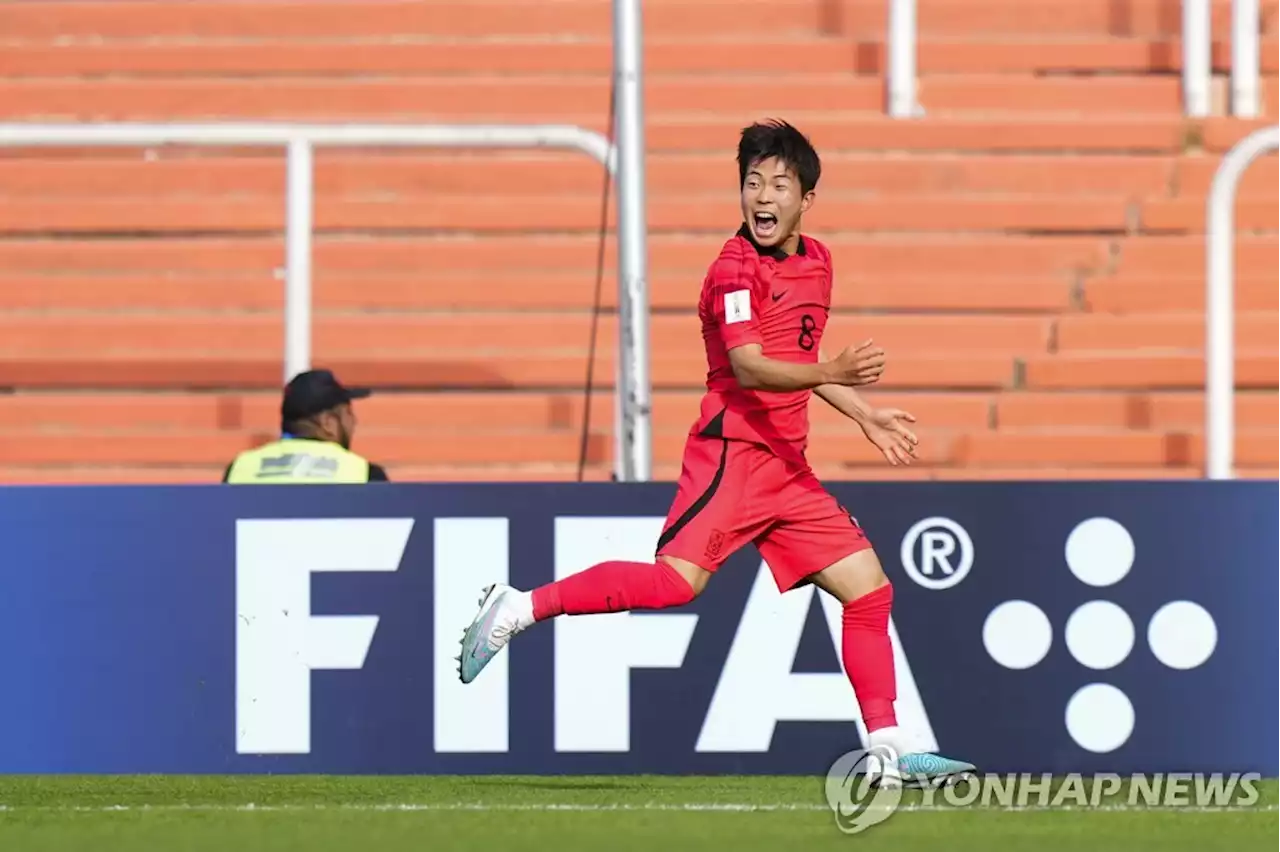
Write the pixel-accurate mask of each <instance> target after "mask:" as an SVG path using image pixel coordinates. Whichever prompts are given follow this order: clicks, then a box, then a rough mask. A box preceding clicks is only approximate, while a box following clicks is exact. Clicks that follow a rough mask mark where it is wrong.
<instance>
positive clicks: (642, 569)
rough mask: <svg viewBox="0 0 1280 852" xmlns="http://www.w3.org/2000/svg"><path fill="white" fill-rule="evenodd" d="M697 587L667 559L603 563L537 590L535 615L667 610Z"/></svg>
mask: <svg viewBox="0 0 1280 852" xmlns="http://www.w3.org/2000/svg"><path fill="white" fill-rule="evenodd" d="M693 598H694V594H693V587H692V586H690V585H689V581H688V580H686V579H685V578H684V577H681V576H680V574H679V573H678V572H677V571H676V569H674V568H672V567H671V566H670V565H668V564H667V563H665V562H662V561H658V562H601V563H600V564H599V565H593V566H591V567H590V568H588V569H587V570H585V571H581V572H579V573H577V574H573V575H572V576H569V577H565V578H564V579H563V580H558V581H556V582H554V583H548V584H547V585H545V586H542V587H540V588H537V589H534V590H533V618H534V620H535V621H542V620H543V619H545V618H552V617H554V616H557V615H590V614H592V613H597V612H623V611H626V610H633V609H666V608H667V607H673V606H682V605H684V604H687V603H689V601H691V600H693Z"/></svg>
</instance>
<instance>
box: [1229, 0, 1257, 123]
mask: <svg viewBox="0 0 1280 852" xmlns="http://www.w3.org/2000/svg"><path fill="white" fill-rule="evenodd" d="M1258 70H1259V58H1258V0H1235V2H1233V3H1232V4H1231V114H1232V115H1234V116H1235V117H1236V118H1257V117H1258V113H1259V103H1258V101H1259V99H1258Z"/></svg>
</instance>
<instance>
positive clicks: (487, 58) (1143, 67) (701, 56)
mask: <svg viewBox="0 0 1280 852" xmlns="http://www.w3.org/2000/svg"><path fill="white" fill-rule="evenodd" d="M880 37H883V35H881V36H880ZM722 38H723V37H722V36H720V35H714V36H710V37H706V38H700V39H695V38H690V37H680V36H676V37H666V38H663V37H658V38H653V37H649V38H647V39H646V40H645V43H644V68H645V71H646V73H649V74H671V73H707V72H713V73H714V72H739V73H742V72H753V73H785V74H795V73H814V72H823V71H856V72H857V73H859V74H876V73H881V72H883V70H884V68H885V46H884V43H883V41H875V40H872V41H858V42H851V41H850V40H849V39H848V38H845V37H841V36H830V35H827V36H806V35H795V36H792V37H791V38H789V39H785V40H784V39H780V38H778V37H777V36H774V35H771V34H767V33H761V34H742V35H740V36H738V37H735V38H734V39H733V40H729V41H726V40H722ZM1007 38H1008V37H1007V36H1003V37H1000V38H998V39H980V38H977V37H974V38H966V39H948V38H945V37H941V38H939V37H933V38H928V37H926V38H925V39H923V40H921V42H920V44H919V48H918V54H917V62H918V67H919V70H920V73H922V74H939V73H952V74H954V73H961V74H975V73H976V74H984V73H993V72H1000V73H1010V72H1013V73H1017V72H1029V71H1034V72H1042V73H1044V72H1078V71H1080V70H1082V69H1083V70H1092V71H1107V72H1111V73H1170V72H1176V71H1179V70H1181V67H1182V45H1181V43H1180V41H1179V40H1178V39H1176V38H1172V39H1151V38H1112V37H1108V36H1094V37H1088V36H1085V37H1076V38H1072V39H1069V40H1062V39H1054V40H1048V39H1046V38H1044V37H1043V35H1035V34H1028V35H1026V36H1024V37H1022V38H1019V39H1017V40H1012V41H1010V40H1005V39H1007ZM1260 58H1261V60H1262V70H1263V72H1264V73H1271V74H1274V73H1276V71H1277V59H1276V40H1275V39H1274V38H1268V39H1264V40H1263V42H1262V43H1261V45H1260ZM1212 61H1213V67H1214V69H1215V70H1216V71H1218V72H1219V73H1226V72H1227V71H1229V70H1230V67H1231V50H1230V44H1229V43H1228V42H1226V41H1222V40H1219V41H1215V42H1214V44H1213V52H1212ZM612 63H613V45H612V43H611V41H610V40H607V39H598V40H583V41H571V42H566V41H564V40H563V39H561V38H557V37H556V36H555V35H553V34H549V35H547V36H546V37H545V38H537V37H534V38H532V39H524V40H518V41H517V40H511V39H508V40H503V41H437V42H433V43H432V44H431V47H430V49H429V50H426V49H423V44H422V43H412V42H398V41H392V40H378V41H371V40H365V41H348V42H339V43H336V44H335V43H333V42H327V43H312V42H299V41H291V40H272V41H266V40H263V41H254V42H230V43H228V42H203V43H201V42H194V43H191V42H189V43H185V44H173V43H166V42H152V41H125V42H120V41H111V42H103V43H96V44H95V43H80V44H77V45H75V47H74V49H67V48H55V49H50V47H49V46H48V45H46V44H41V43H35V42H32V43H17V44H9V45H6V47H5V50H4V52H3V53H0V76H3V77H81V76H101V75H105V74H113V75H127V76H139V77H181V76H188V77H215V76H229V75H235V76H249V75H253V76H308V75H309V76H317V75H326V76H349V75H350V76H366V75H370V74H382V75H419V74H456V73H459V72H460V71H461V72H463V73H503V74H526V75H532V74H608V73H610V71H611V69H612Z"/></svg>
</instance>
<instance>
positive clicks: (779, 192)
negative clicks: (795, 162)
mask: <svg viewBox="0 0 1280 852" xmlns="http://www.w3.org/2000/svg"><path fill="white" fill-rule="evenodd" d="M812 205H813V193H812V192H804V191H803V190H802V189H801V188H800V179H799V178H798V177H797V176H796V173H795V172H794V171H793V170H791V169H790V168H788V167H787V166H786V165H785V164H784V163H782V162H781V161H779V160H778V159H777V158H776V157H770V158H769V159H767V160H761V161H759V162H758V163H755V164H754V165H752V166H751V168H750V169H749V170H748V171H747V177H746V180H745V181H744V182H743V184H742V217H743V219H745V220H746V223H747V227H748V228H750V229H751V235H752V236H753V237H755V240H756V242H757V243H759V244H760V245H762V246H766V247H768V248H774V247H781V248H782V249H783V250H784V251H787V252H794V251H795V250H796V244H797V243H799V241H800V217H801V216H803V215H804V214H805V211H807V210H808V209H809V208H810V207H811V206H812Z"/></svg>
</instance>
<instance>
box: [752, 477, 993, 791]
mask: <svg viewBox="0 0 1280 852" xmlns="http://www.w3.org/2000/svg"><path fill="white" fill-rule="evenodd" d="M780 491H781V493H782V495H783V500H784V502H782V503H780V508H781V509H782V516H783V517H782V521H781V522H780V523H779V524H778V525H777V526H775V527H774V528H773V529H771V530H770V531H769V533H768V534H767V535H766V536H765V537H764V539H763V540H761V541H759V542H757V546H758V547H759V548H760V553H761V555H762V556H763V557H764V559H765V561H766V562H768V564H769V567H770V569H771V570H772V571H773V575H774V580H775V581H776V582H777V584H778V588H779V590H780V591H783V592H785V591H788V590H789V589H792V588H795V587H796V586H798V585H801V584H803V583H812V584H814V585H816V586H817V587H818V588H820V589H822V590H823V591H825V592H827V593H828V594H830V595H832V596H833V597H834V598H835V599H836V600H838V601H839V602H840V605H841V607H842V609H843V613H842V617H841V642H840V652H841V654H840V656H841V660H842V662H843V663H844V670H845V674H846V676H847V677H848V678H849V683H850V685H851V686H852V687H853V691H854V695H855V696H857V699H858V706H859V707H860V708H861V711H862V720H863V724H864V725H865V726H866V729H867V735H868V739H869V741H870V745H871V746H873V747H876V746H880V747H887V748H890V749H892V750H893V752H894V753H895V754H897V755H898V756H899V764H898V770H899V772H900V773H901V775H902V776H903V778H904V780H907V781H912V782H920V781H928V780H934V779H938V778H945V777H947V776H953V775H960V774H963V773H966V772H972V771H973V769H974V767H973V766H972V765H971V764H969V763H964V762H963V761H958V760H951V759H949V758H944V757H940V756H938V755H936V754H932V753H929V752H923V751H921V750H919V749H918V748H917V747H916V745H915V743H914V742H912V737H911V735H910V734H909V733H908V732H905V731H903V730H902V729H901V728H900V727H899V726H898V719H897V713H896V710H895V706H894V704H895V702H896V701H897V697H898V695H897V674H896V672H895V666H894V657H893V643H892V641H891V640H890V638H889V617H890V614H891V612H892V609H893V585H892V584H891V583H890V582H889V578H888V577H886V576H885V573H884V569H883V568H882V566H881V565H880V560H879V558H878V557H877V556H876V553H875V550H874V549H872V547H871V543H870V541H868V539H867V536H866V534H865V533H864V532H863V530H862V528H861V527H860V526H859V525H858V523H857V521H856V520H854V519H853V518H852V517H851V516H850V515H849V513H848V512H846V511H845V510H844V509H843V508H842V507H841V506H840V504H839V503H838V502H837V501H836V499H835V498H834V497H832V496H831V495H830V494H829V493H828V492H827V491H826V490H825V489H824V488H822V487H821V485H820V484H819V483H818V482H817V479H816V478H814V477H812V476H811V475H806V476H801V477H796V478H794V479H793V480H792V481H791V482H790V483H789V486H788V487H784V488H782V489H780Z"/></svg>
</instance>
